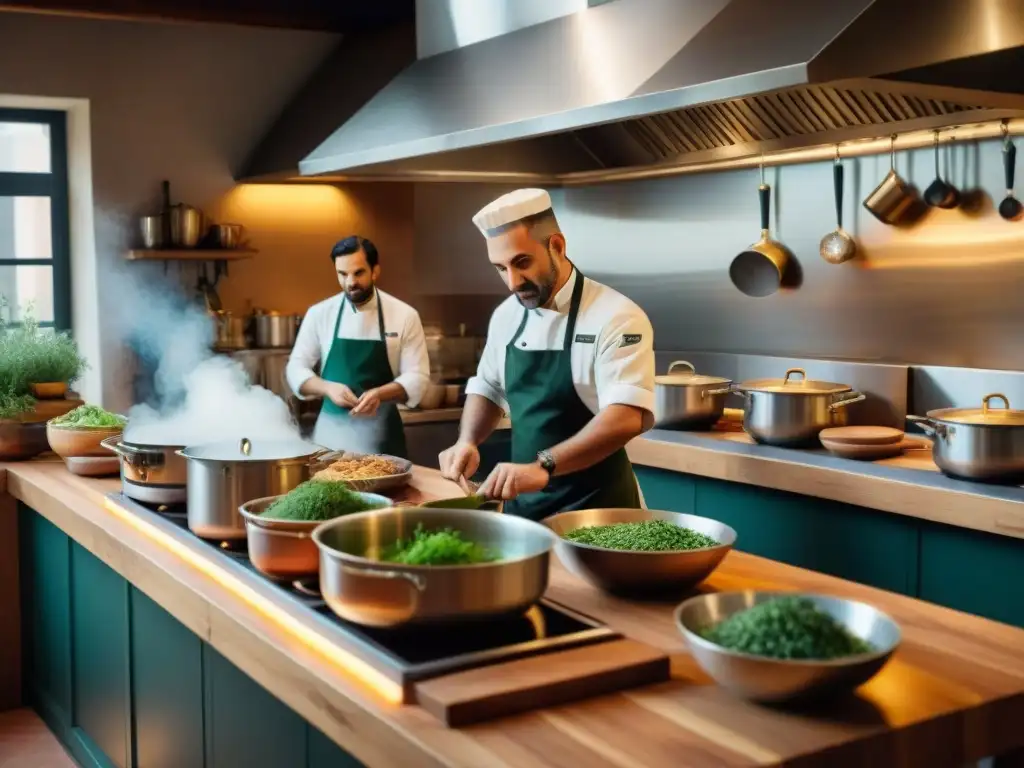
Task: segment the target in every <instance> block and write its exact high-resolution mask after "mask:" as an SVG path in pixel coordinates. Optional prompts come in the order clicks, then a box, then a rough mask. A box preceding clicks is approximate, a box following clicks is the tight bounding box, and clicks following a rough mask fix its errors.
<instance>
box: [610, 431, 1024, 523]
mask: <svg viewBox="0 0 1024 768" xmlns="http://www.w3.org/2000/svg"><path fill="white" fill-rule="evenodd" d="M627 451H628V453H629V458H630V459H631V460H632V462H633V463H634V464H636V465H639V466H646V467H655V468H658V469H665V470H670V471H673V472H683V473H686V474H692V475H699V476H701V477H710V478H715V479H718V480H729V481H732V482H735V483H746V484H749V485H756V486H760V487H762V488H772V489H775V490H779V491H789V492H791V493H800V494H804V495H806V496H815V497H818V498H822V499H830V500H832V501H841V502H845V503H847V504H856V505H858V506H861V507H867V508H869V509H877V510H881V511H883V512H894V513H897V514H901V515H908V516H911V517H917V518H921V519H924V520H932V521H934V522H938V523H946V524H947V525H956V526H960V527H963V528H973V529H975V530H978V531H986V532H988V533H995V534H1000V535H1002V536H1013V537H1016V538H1022V539H1024V488H1021V487H1017V486H999V485H989V484H984V483H971V482H965V481H963V480H954V479H952V478H950V477H947V476H946V475H944V474H942V473H941V472H939V468H938V467H937V466H935V462H934V461H932V457H931V451H930V450H913V451H907V452H905V453H904V454H903V455H902V456H898V457H896V458H892V459H883V460H881V461H856V460H853V459H842V458H839V457H838V456H833V455H832V454H830V453H829V452H828V451H826V450H824V449H820V450H798V449H791V448H776V447H772V446H766V445H757V444H755V443H754V441H753V439H751V438H750V436H748V435H747V434H746V433H744V432H673V431H669V430H657V429H656V430H652V431H650V432H648V433H646V434H645V435H644V436H643V437H640V438H637V439H636V440H633V441H632V442H631V443H630V444H629V446H628V447H627Z"/></svg>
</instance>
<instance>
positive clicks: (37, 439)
mask: <svg viewBox="0 0 1024 768" xmlns="http://www.w3.org/2000/svg"><path fill="white" fill-rule="evenodd" d="M41 453H46V428H45V426H44V425H43V424H39V423H31V422H21V421H14V420H11V419H4V420H0V461H23V460H25V459H32V458H35V457H36V456H38V455H39V454H41Z"/></svg>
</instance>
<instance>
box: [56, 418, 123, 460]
mask: <svg viewBox="0 0 1024 768" xmlns="http://www.w3.org/2000/svg"><path fill="white" fill-rule="evenodd" d="M122 432H124V427H62V426H59V425H56V424H54V423H53V421H52V420H51V421H48V422H46V439H47V441H48V442H49V443H50V449H51V450H52V451H53V452H54V453H56V454H57V455H58V456H60V457H61V458H62V459H66V458H68V457H69V456H70V457H80V456H102V457H104V458H109V457H110V451H108V450H107V449H106V448H104V447H103V446H102V445H100V443H101V442H102V441H103V440H106V439H107V438H108V437H117V436H118V435H120V434H121V433H122ZM115 458H116V457H115Z"/></svg>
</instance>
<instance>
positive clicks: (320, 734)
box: [0, 461, 1024, 768]
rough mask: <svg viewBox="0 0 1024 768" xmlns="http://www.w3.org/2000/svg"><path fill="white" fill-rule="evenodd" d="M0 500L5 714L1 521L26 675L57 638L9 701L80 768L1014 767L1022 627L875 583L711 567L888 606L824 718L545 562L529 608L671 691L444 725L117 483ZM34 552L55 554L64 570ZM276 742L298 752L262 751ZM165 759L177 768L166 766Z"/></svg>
mask: <svg viewBox="0 0 1024 768" xmlns="http://www.w3.org/2000/svg"><path fill="white" fill-rule="evenodd" d="M3 488H6V495H5V494H4V493H3V491H0V534H2V535H0V547H3V549H2V550H0V568H2V569H3V573H2V574H0V576H2V577H3V578H0V585H2V589H3V591H2V592H0V619H2V620H3V621H2V623H0V626H2V627H4V629H2V630H0V632H6V633H7V637H4V638H0V640H2V642H0V648H3V649H4V652H3V656H2V657H0V658H2V661H3V663H4V665H5V666H4V668H3V669H0V684H3V685H4V686H5V688H4V689H3V690H0V698H2V699H3V703H4V705H5V706H14V705H16V704H17V702H16V701H12V696H16V695H17V694H16V692H17V690H18V688H17V685H16V678H17V672H18V664H17V658H16V651H17V637H18V634H17V632H16V630H14V629H11V627H12V624H13V625H16V624H17V622H16V621H12V620H11V619H12V618H16V617H17V613H18V612H17V611H16V610H13V609H12V606H16V605H17V603H18V590H17V589H16V588H14V587H12V583H13V584H15V585H16V583H17V570H16V568H15V567H14V566H12V563H17V560H18V547H17V542H18V541H19V531H18V530H17V526H18V525H19V524H20V525H21V527H22V530H21V531H20V541H21V542H22V547H23V548H24V551H23V552H22V559H23V563H22V573H23V574H24V573H26V572H28V570H30V568H31V563H32V562H35V561H36V560H39V558H40V557H42V558H43V559H42V560H41V561H40V562H41V563H43V564H45V566H46V567H45V568H42V567H40V568H39V572H37V573H35V575H34V576H33V577H32V578H33V579H34V580H35V581H34V582H33V583H32V584H23V590H22V591H23V592H25V593H26V594H29V595H30V596H29V597H28V598H26V600H28V601H29V603H28V604H26V605H25V607H24V610H23V611H22V614H23V620H24V621H25V622H26V623H28V624H31V625H32V628H33V631H34V632H36V633H43V634H44V635H45V638H46V642H43V640H41V639H40V637H38V636H36V640H35V642H34V643H33V646H32V647H29V648H26V649H24V650H25V655H26V659H27V661H26V669H29V670H31V669H36V670H37V674H38V666H39V665H38V662H37V661H34V659H37V658H38V656H39V655H40V654H43V653H54V648H53V647H52V646H54V644H55V643H56V640H55V638H57V639H59V638H61V637H65V636H66V637H68V638H70V639H69V640H68V641H67V642H68V645H69V646H70V648H69V649H68V650H67V653H66V654H65V656H66V658H65V656H62V655H61V653H62V651H59V650H58V652H57V653H56V657H55V658H56V659H57V661H56V662H54V663H53V664H51V665H49V666H48V667H47V668H46V670H45V674H42V675H41V677H42V678H45V679H35V678H33V679H30V680H27V681H26V682H27V683H28V685H27V686H26V689H27V690H29V691H30V692H31V691H36V692H37V694H38V695H37V696H36V698H35V699H34V700H33V701H32V702H31V703H32V705H33V706H35V707H36V708H37V709H41V710H42V711H41V714H42V715H43V717H44V719H46V720H47V722H48V724H50V726H51V728H54V730H57V731H60V730H61V729H63V732H58V735H59V736H61V738H62V740H65V743H66V744H67V743H69V742H70V743H71V747H70V748H71V749H72V752H73V754H75V756H76V758H77V759H79V761H80V762H82V763H83V764H87V765H103V764H107V763H105V762H104V761H103V760H102V759H99V758H96V755H97V754H98V753H99V752H102V751H104V750H105V751H106V753H107V758H106V759H109V760H110V762H112V763H114V764H116V765H132V764H138V765H142V766H145V765H147V763H148V764H150V765H181V766H184V765H192V764H196V763H195V762H189V761H190V760H192V759H194V760H197V761H198V764H204V763H205V765H206V766H207V768H217V767H218V766H222V765H223V766H227V765H246V766H247V767H248V768H252V767H253V766H261V765H275V764H276V765H278V766H283V765H288V766H289V767H291V766H304V765H309V766H318V767H319V766H324V767H326V766H327V765H333V766H338V765H354V764H357V763H354V762H352V758H353V757H354V758H355V759H357V760H358V761H361V762H362V763H363V764H365V765H368V766H410V767H411V766H416V768H420V767H421V766H424V767H425V766H462V767H464V768H487V767H489V766H502V767H505V768H512V767H516V768H518V767H520V766H521V767H523V768H526V767H527V766H545V767H547V768H582V767H583V766H586V767H587V768H604V767H605V766H609V767H610V766H617V767H619V768H622V767H624V766H625V767H633V766H636V767H637V768H640V767H646V768H659V767H660V766H665V767H666V768H669V767H671V768H676V767H677V766H723V765H724V766H754V765H792V766H829V768H834V767H836V766H865V765H877V766H929V767H930V768H931V767H938V766H961V765H963V764H965V763H967V762H969V761H974V760H979V759H981V758H984V757H987V756H992V755H1003V756H1004V757H1003V760H1004V761H1005V762H1006V764H1007V765H1010V764H1015V765H1020V764H1021V763H1016V762H1013V761H1014V759H1015V758H1014V755H1017V757H1018V758H1019V754H1020V753H1019V751H1020V750H1024V728H1021V723H1024V630H1019V629H1015V628H1013V627H1010V626H1007V625H1004V624H999V623H996V622H993V621H989V620H986V619H981V618H978V617H974V616H970V615H966V614H962V613H957V612H955V611H952V610H949V609H946V608H941V607H937V606H934V605H930V604H928V603H925V602H922V601H918V600H915V599H912V598H909V597H905V596H901V595H897V594H893V593H891V592H886V591H881V590H878V589H874V588H870V587H866V586H861V585H858V584H854V583H852V582H848V581H843V580H839V579H836V578H833V577H829V576H825V575H821V574H818V573H814V572H811V571H807V570H801V569H798V568H794V567H790V566H786V565H782V564H779V563H777V562H773V561H770V560H767V559H763V558H760V557H756V556H752V555H748V554H744V553H741V552H733V553H731V554H730V555H728V557H727V558H726V559H725V561H724V563H723V564H722V566H721V567H720V568H719V569H718V570H717V571H716V572H715V573H714V574H713V575H712V576H711V578H710V579H709V580H708V581H707V582H706V584H705V585H704V589H708V590H737V589H782V590H806V591H815V592H825V593H830V594H835V595H842V596H846V597H851V598H854V599H857V600H862V601H865V602H869V603H871V604H873V605H875V606H877V607H879V608H881V609H882V610H884V611H886V612H888V613H889V614H890V615H892V616H893V617H894V618H895V619H896V620H897V621H898V622H899V624H900V626H901V628H902V630H903V643H902V645H901V646H900V648H899V650H898V652H897V653H896V655H895V657H894V658H893V660H892V661H891V662H890V664H889V665H888V666H887V667H886V668H885V669H884V670H883V671H882V673H881V674H879V675H878V676H877V677H875V678H874V679H873V680H871V681H870V682H869V683H868V684H866V685H865V686H863V687H862V688H861V689H860V690H859V691H858V693H857V695H856V696H854V697H851V698H849V699H847V700H844V701H842V702H839V703H835V704H832V705H829V706H828V707H823V708H809V709H804V710H787V709H772V708H767V707H760V706H756V705H753V704H747V703H744V702H741V701H739V700H737V699H734V698H732V697H731V696H729V695H728V694H727V693H725V692H724V691H723V690H721V689H719V688H717V687H716V686H715V685H713V684H712V683H711V682H710V681H709V680H708V679H707V678H706V677H705V676H704V675H703V674H702V673H701V672H700V671H699V670H698V669H697V668H696V666H695V665H694V663H693V661H692V660H691V658H690V657H689V656H688V654H687V653H686V649H685V646H684V644H683V641H682V639H681V637H680V636H679V634H678V633H677V631H676V629H675V628H674V626H673V623H672V618H671V614H672V609H673V607H674V605H675V604H676V602H678V601H677V600H672V601H666V602H627V601H624V600H621V599H617V598H612V597H609V596H606V595H603V594H601V593H599V592H597V591H595V590H594V589H593V588H591V587H589V586H588V585H586V584H584V583H582V582H580V581H578V580H576V579H575V578H574V577H572V576H571V575H570V574H568V573H567V572H566V571H565V570H564V569H563V568H562V567H561V566H560V565H559V564H558V562H557V560H556V559H555V560H553V565H552V572H551V586H550V589H549V591H548V597H550V598H552V599H554V600H556V601H558V602H560V603H562V604H564V605H567V606H569V607H571V608H573V609H575V610H578V611H580V612H582V613H585V614H588V615H590V616H592V617H595V618H597V619H600V620H602V621H604V622H606V623H607V624H608V625H609V626H611V627H612V628H613V629H617V630H619V631H621V632H622V633H623V634H624V635H626V636H627V637H629V638H631V639H633V640H636V641H639V642H641V643H646V644H649V645H651V646H654V647H656V648H659V649H662V650H664V651H665V652H667V653H669V654H670V655H671V662H672V679H671V680H670V681H669V682H667V683H663V684H658V685H655V686H647V687H643V688H637V689H632V690H629V691H626V692H622V693H617V694H611V695H605V696H602V697H599V698H594V699H590V700H586V701H583V702H580V703H575V704H568V705H564V706H561V707H557V708H553V709H546V710H539V711H533V712H529V713H526V714H522V715H516V716H513V717H508V718H504V719H500V720H495V721H491V722H488V723H484V724H480V725H476V726H472V727H469V728H465V729H452V728H448V727H446V726H445V725H444V724H443V723H441V722H440V721H439V720H437V719H435V718H434V717H432V716H430V715H429V714H428V713H427V712H425V711H424V710H422V709H420V708H419V707H418V706H415V705H404V706H403V705H399V704H395V703H392V702H391V701H389V697H388V696H387V695H386V694H385V693H384V692H382V691H381V690H380V689H378V688H377V687H375V685H374V682H373V680H372V678H370V677H368V676H367V675H365V674H364V673H363V671H362V670H361V669H360V668H359V667H358V665H357V664H355V663H353V660H352V659H351V658H350V657H349V656H347V655H346V654H345V653H344V652H343V651H342V650H341V649H338V648H335V647H333V646H332V645H331V643H329V642H327V641H326V640H325V639H324V637H323V635H321V634H320V633H319V630H318V624H317V622H316V621H314V620H313V618H314V617H312V616H306V615H304V614H303V613H302V611H297V610H296V611H288V610H283V609H278V608H277V607H275V606H276V603H275V602H274V600H273V599H272V598H271V593H273V591H274V590H275V589H276V587H274V586H273V585H270V584H268V583H267V582H265V581H263V580H261V579H260V578H259V577H258V576H256V575H254V574H250V575H249V576H248V577H245V576H244V574H243V575H242V576H239V575H237V573H234V572H231V573H229V572H228V570H226V569H225V568H224V567H223V565H222V556H221V555H220V554H219V553H217V552H216V551H215V550H213V549H212V548H210V547H208V546H207V545H203V546H204V547H206V549H202V548H198V547H196V546H194V545H193V544H192V542H194V539H193V538H192V537H191V536H190V534H188V533H187V532H185V531H182V530H177V531H174V532H172V533H170V534H168V533H166V531H161V530H155V529H154V528H153V527H152V526H151V525H149V524H147V523H146V521H145V520H143V519H141V518H135V517H133V516H132V515H130V514H128V513H126V512H125V511H124V510H120V509H119V508H118V507H117V506H116V505H114V504H112V503H111V502H110V501H109V499H108V498H107V494H109V493H112V492H116V491H117V490H118V483H117V482H116V481H115V480H89V479H83V478H77V477H74V476H72V475H70V474H69V473H67V472H66V471H65V469H64V467H63V465H62V464H61V463H59V462H46V461H36V462H26V463H20V464H8V465H6V466H5V465H0V489H3ZM453 495H458V489H457V487H456V486H455V485H453V484H451V483H448V482H447V481H445V480H443V479H442V478H441V477H440V476H439V474H438V473H437V472H435V471H433V470H425V469H419V468H417V469H416V470H415V471H414V477H413V482H412V486H411V488H410V491H409V496H408V498H409V500H417V499H430V498H443V497H447V496H453ZM15 500H17V501H18V502H21V504H20V505H18V504H16V503H15ZM850 546H855V543H854V542H850ZM47 547H52V549H46V548H47ZM53 553H69V554H68V559H69V561H70V566H69V565H68V564H67V563H66V562H64V563H62V562H61V561H60V558H59V557H56V556H54V555H53ZM44 556H45V557H44ZM950 565H951V567H953V568H955V567H956V564H950ZM69 567H70V570H71V572H70V574H68V573H64V570H66V569H68V568H69ZM62 569H63V570H62ZM65 582H66V583H65ZM61 584H65V587H64V588H65V589H67V590H69V591H70V595H71V599H72V600H73V601H75V602H74V606H75V608H74V610H73V611H72V612H71V614H70V615H69V616H68V617H65V619H63V620H62V619H61V618H60V617H59V615H58V613H56V612H55V611H54V610H53V603H50V604H48V606H49V608H48V610H45V611H44V610H41V609H40V603H41V602H45V601H46V600H53V599H54V598H53V596H54V595H59V594H61V592H60V590H61ZM101 587H102V588H110V589H111V590H112V592H111V594H114V595H117V596H119V597H118V598H117V599H116V600H104V599H101V598H100V597H99V596H98V592H94V591H91V590H93V589H95V590H99V589H101ZM1015 593H1016V594H1019V589H1018V585H1017V584H1006V595H1007V599H1010V595H1012V594H1015ZM119 601H120V602H119ZM56 602H57V603H59V602H60V600H59V599H58V600H57V601H56ZM120 603H124V604H126V605H127V606H128V607H127V608H124V609H122V608H121V607H118V606H119V605H120ZM122 614H124V615H123V616H122ZM117 622H124V623H125V625H126V626H128V627H130V628H131V633H130V635H129V637H130V639H128V640H117V639H116V637H115V636H114V635H113V634H112V630H110V629H109V627H111V626H112V625H114V624H116V623H117ZM161 622H162V623H161ZM97 633H99V634H97ZM103 633H106V634H103ZM100 640H102V642H100ZM44 646H45V647H44ZM147 654H149V655H150V656H154V657H156V658H157V659H158V662H159V663H156V662H153V663H150V662H149V661H147ZM194 654H199V656H196V658H197V659H198V658H199V657H200V656H201V658H202V660H203V661H202V663H201V664H200V663H199V662H198V661H196V666H195V669H197V670H201V671H202V674H203V675H205V677H204V678H203V680H208V679H209V678H211V677H212V678H214V682H213V683H210V682H203V683H201V684H200V683H197V684H196V685H200V687H199V688H195V686H193V684H192V683H191V682H190V679H189V678H188V675H187V674H185V673H184V672H182V670H186V669H191V667H188V665H187V662H188V660H189V659H191V658H192V656H193V655H194ZM61 659H64V660H65V661H66V664H65V663H64V661H61ZM126 659H127V660H126ZM33 664H35V665H36V666H35V667H33ZM196 674H199V672H197V673H196ZM252 681H255V684H254V683H253V682H252ZM194 688H195V690H193V689H194ZM204 690H205V691H206V695H207V697H209V696H211V695H213V696H218V695H219V696H230V695H232V694H235V695H238V696H242V697H244V701H240V702H236V705H235V706H234V708H233V709H231V711H230V712H227V713H225V712H221V711H220V710H218V709H217V707H216V706H215V705H211V704H210V703H209V702H210V701H211V699H210V698H207V704H206V709H205V711H204V707H203V706H201V705H200V703H199V702H198V701H197V703H196V706H194V707H191V708H189V707H184V706H183V707H180V708H178V709H176V708H175V706H174V705H175V702H184V701H189V699H187V697H186V695H187V694H188V695H191V694H192V693H197V692H198V693H197V695H199V694H201V693H202V691H204ZM211 690H212V691H213V693H212V694H211V692H210V691H211ZM90 696H94V697H96V700H95V701H91V700H90V698H89V697H90ZM200 701H201V698H200ZM72 702H73V704H72ZM65 704H67V705H68V706H69V710H68V711H67V712H65V711H63V710H62V706H63V705H65ZM147 728H148V729H149V730H144V729H147ZM211 729H212V730H214V731H216V733H217V736H216V738H215V739H214V738H211V737H210V735H209V734H210V731H211ZM303 729H305V730H303ZM204 733H205V734H206V737H205V742H204ZM267 733H273V736H274V737H273V739H269V738H265V734H267ZM282 734H283V735H282ZM289 739H291V741H288V740H289ZM194 742H198V743H194ZM286 742H287V743H292V744H295V745H296V746H295V749H297V750H301V751H302V754H301V755H298V754H293V755H291V756H290V757H289V756H288V755H284V756H282V755H281V753H278V754H277V755H272V754H271V752H272V750H274V749H279V748H280V745H281V744H284V743H286ZM331 742H333V744H332V743H331ZM229 744H230V745H231V746H228V745H229ZM335 745H337V746H335ZM338 747H340V748H341V749H340V750H339V749H338ZM182 750H186V751H187V750H193V751H192V752H190V753H189V755H192V756H194V757H192V758H190V757H188V756H185V757H182V756H181V754H182ZM247 750H248V751H247ZM341 750H344V753H342V752H341ZM111 751H115V752H119V754H113V755H112V754H110V753H111ZM172 753H173V754H174V755H175V758H174V759H173V760H172V758H170V757H168V756H169V755H171V754H172ZM161 758H162V759H161ZM346 761H347V762H346Z"/></svg>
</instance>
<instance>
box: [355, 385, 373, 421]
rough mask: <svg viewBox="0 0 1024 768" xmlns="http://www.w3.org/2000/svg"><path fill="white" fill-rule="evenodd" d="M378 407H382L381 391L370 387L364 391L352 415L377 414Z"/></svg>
mask: <svg viewBox="0 0 1024 768" xmlns="http://www.w3.org/2000/svg"><path fill="white" fill-rule="evenodd" d="M378 408H380V392H378V391H377V390H376V389H368V390H366V391H365V392H363V394H362V396H361V397H360V398H359V402H357V403H356V405H355V407H354V408H353V409H352V415H353V416H375V415H376V414H377V409H378Z"/></svg>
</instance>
